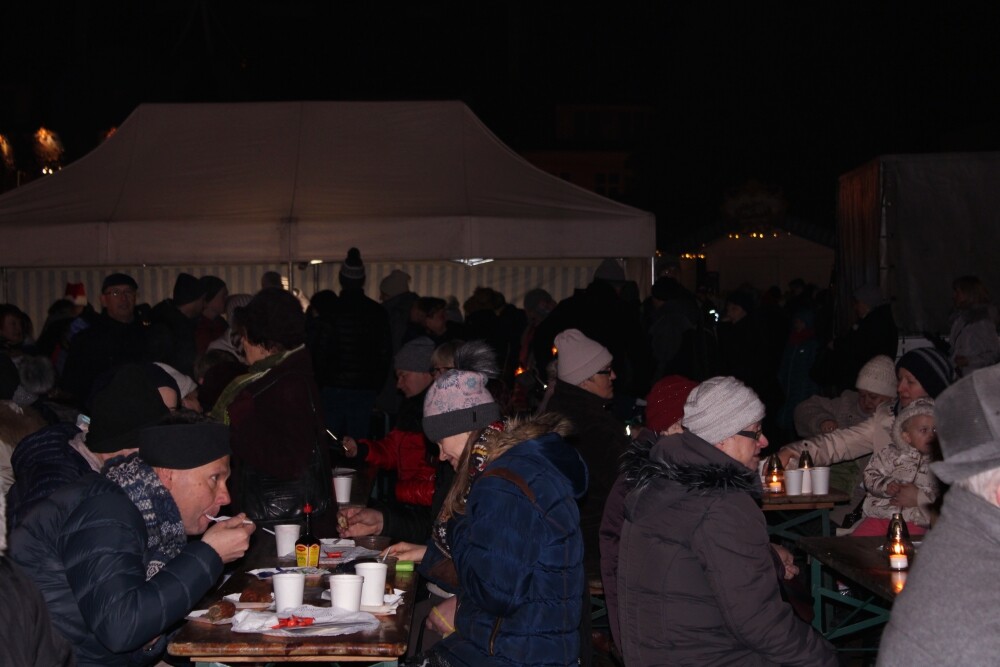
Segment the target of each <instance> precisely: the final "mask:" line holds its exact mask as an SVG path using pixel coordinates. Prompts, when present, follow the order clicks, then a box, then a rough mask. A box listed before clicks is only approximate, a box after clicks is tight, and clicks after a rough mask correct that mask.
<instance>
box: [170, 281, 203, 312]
mask: <svg viewBox="0 0 1000 667" xmlns="http://www.w3.org/2000/svg"><path fill="white" fill-rule="evenodd" d="M203 296H205V286H204V285H203V284H202V283H201V281H199V280H198V279H197V278H195V277H194V276H192V275H191V274H190V273H178V274H177V280H175V281H174V305H175V306H183V305H185V304H188V303H192V302H194V301H197V300H198V299H200V298H202V297H203Z"/></svg>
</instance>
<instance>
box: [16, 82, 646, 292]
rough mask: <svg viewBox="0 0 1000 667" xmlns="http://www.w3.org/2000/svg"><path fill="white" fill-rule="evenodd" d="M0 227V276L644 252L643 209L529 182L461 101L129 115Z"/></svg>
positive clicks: (199, 107)
mask: <svg viewBox="0 0 1000 667" xmlns="http://www.w3.org/2000/svg"><path fill="white" fill-rule="evenodd" d="M0 230H2V233H3V238H4V243H3V244H0V267H3V268H5V269H11V268H39V267H126V266H143V265H161V266H185V265H213V266H218V265H224V264H268V263H271V264H274V263H278V264H281V263H298V262H308V261H310V260H314V259H321V260H326V261H339V260H341V259H342V258H343V257H344V256H345V254H346V251H347V249H348V248H349V247H351V246H357V247H359V248H361V250H362V253H363V256H364V257H365V259H366V260H367V259H371V260H381V261H408V260H410V261H414V260H441V259H457V258H473V257H490V258H498V259H542V258H598V257H622V258H644V259H647V260H648V259H649V258H651V257H652V255H653V254H654V252H655V223H654V219H653V216H652V214H650V213H646V212H644V211H640V210H637V209H634V208H631V207H628V206H624V205H622V204H619V203H616V202H614V201H611V200H608V199H605V198H603V197H601V196H599V195H597V194H595V193H592V192H588V191H586V190H583V189H580V188H578V187H576V186H574V185H571V184H570V183H567V182H565V181H563V180H561V179H559V178H556V177H554V176H552V175H550V174H547V173H544V172H542V171H540V170H538V169H536V168H535V167H533V166H531V165H530V164H528V163H527V162H525V161H524V160H523V159H522V158H520V157H519V156H518V155H516V154H515V153H514V152H513V151H511V150H510V149H509V148H508V147H507V146H505V145H504V144H503V143H501V142H500V141H499V140H498V139H497V138H496V137H495V136H494V135H493V134H492V133H491V132H490V131H489V130H488V129H487V128H486V127H485V126H484V125H483V124H482V123H481V122H480V121H479V119H478V118H476V117H475V115H473V113H472V112H471V111H470V110H469V109H468V108H467V107H466V106H465V105H464V104H462V103H460V102H274V103H247V104H177V105H171V104H147V105H142V106H140V107H139V108H138V109H136V111H135V112H134V113H133V114H132V115H131V116H129V117H128V118H127V119H126V121H125V122H124V123H123V124H122V126H121V127H120V128H119V130H118V131H117V132H116V133H115V134H114V135H113V136H112V137H111V138H110V139H108V140H107V141H106V142H105V143H104V144H102V145H101V146H100V147H99V148H97V149H96V150H94V151H93V152H92V153H90V154H89V155H87V156H85V157H83V158H82V159H80V160H78V161H77V162H75V163H73V164H71V165H69V166H68V167H66V168H65V169H63V170H62V171H60V172H59V173H57V174H55V175H54V176H51V177H48V178H43V179H39V180H37V181H35V182H33V183H30V184H29V185H26V186H24V187H21V188H19V189H17V190H14V191H12V192H9V193H7V194H5V195H4V196H2V197H0ZM60 287H61V286H60Z"/></svg>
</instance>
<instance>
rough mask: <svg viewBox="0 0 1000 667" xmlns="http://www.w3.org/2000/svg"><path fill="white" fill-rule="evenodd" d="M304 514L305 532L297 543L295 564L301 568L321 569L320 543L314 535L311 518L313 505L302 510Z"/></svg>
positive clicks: (308, 505)
mask: <svg viewBox="0 0 1000 667" xmlns="http://www.w3.org/2000/svg"><path fill="white" fill-rule="evenodd" d="M302 513H303V514H305V516H306V526H305V530H304V531H302V535H300V536H299V539H298V540H296V541H295V564H296V565H298V566H299V567H319V550H320V543H319V540H317V539H316V538H315V537H313V534H312V526H311V525H310V518H311V516H312V505H310V504H309V503H306V505H305V507H303V508H302Z"/></svg>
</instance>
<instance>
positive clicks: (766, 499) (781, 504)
mask: <svg viewBox="0 0 1000 667" xmlns="http://www.w3.org/2000/svg"><path fill="white" fill-rule="evenodd" d="M850 499H851V497H850V496H849V495H848V494H846V493H844V492H843V491H841V490H839V489H830V493H825V494H823V495H815V494H803V495H798V496H788V495H785V494H784V493H778V494H773V493H764V496H763V498H762V500H761V507H762V509H763V510H764V511H765V512H796V513H797V514H795V515H794V516H789V517H788V518H787V519H785V520H784V521H782V522H781V523H778V524H774V525H768V527H767V532H768V533H770V534H771V535H778V536H780V537H784V538H785V539H788V540H792V541H793V542H794V541H795V540H798V539H799V538H800V537H802V533H801V532H798V531H796V530H793V529H794V528H798V527H800V526H802V525H803V524H805V523H808V522H810V521H815V520H816V519H819V521H820V524H821V531H822V533H823V536H824V537H829V536H830V510H831V509H833V506H834V505H839V504H841V503H846V502H848V501H850Z"/></svg>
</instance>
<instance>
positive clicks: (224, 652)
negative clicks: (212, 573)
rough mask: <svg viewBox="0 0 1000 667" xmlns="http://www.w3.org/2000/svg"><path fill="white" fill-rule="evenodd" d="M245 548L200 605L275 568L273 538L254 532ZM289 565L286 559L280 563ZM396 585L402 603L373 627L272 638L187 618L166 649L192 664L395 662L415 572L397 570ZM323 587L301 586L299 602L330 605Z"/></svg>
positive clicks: (405, 634)
mask: <svg viewBox="0 0 1000 667" xmlns="http://www.w3.org/2000/svg"><path fill="white" fill-rule="evenodd" d="M252 539H253V540H254V542H253V544H252V545H251V549H250V552H248V553H247V555H246V557H245V558H244V559H243V562H242V563H241V564H240V567H239V571H238V572H237V573H236V574H234V575H233V576H232V577H231V578H230V579H229V580H228V581H227V582H226V583H225V584H224V585H223V586H222V587H221V588H220V589H219V590H217V591H215V592H213V593H210V594H209V595H208V596H206V597H205V599H204V600H202V602H201V603H200V604H199V608H200V609H205V608H207V607H208V606H209V605H210V604H211V603H213V602H215V601H216V600H218V599H219V598H221V597H222V596H223V595H227V594H229V593H236V592H240V591H242V590H243V589H244V588H245V586H246V584H247V582H248V581H249V580H250V579H252V578H253V575H249V574H246V572H248V571H249V570H253V569H257V568H264V567H274V566H275V565H277V564H278V559H277V558H276V557H275V555H274V554H275V549H276V547H275V543H274V537H273V536H271V535H269V534H267V533H265V532H263V531H261V530H258V531H257V532H256V533H254V536H253V538H252ZM283 564H284V565H288V563H287V562H286V563H283ZM394 583H395V587H396V588H399V589H402V590H403V591H405V593H404V595H403V603H402V604H401V605H400V606H399V607H398V608H397V609H396V614H395V615H393V616H376V618H378V619H379V621H380V623H379V625H378V627H376V628H373V629H371V630H366V631H364V632H355V633H351V634H346V635H337V636H335V637H271V636H268V635H263V634H260V633H235V632H232V630H231V629H230V626H229V625H209V624H205V623H196V622H188V623H187V624H185V625H184V627H182V628H181V630H180V631H179V632H178V633H177V634H176V635H174V637H173V640H172V641H171V642H170V644H169V646H168V647H167V651H168V652H169V653H170V654H171V655H176V656H183V657H188V658H191V659H192V660H193V661H194V662H226V663H233V662H259V663H267V662H276V661H279V662H377V663H381V664H382V665H395V664H397V662H398V659H399V657H400V656H402V655H404V654H405V653H406V648H407V642H408V640H409V636H410V622H411V619H412V617H413V607H414V604H415V599H416V585H417V575H416V573H415V572H397V573H396V578H395V582H394ZM326 589H327V577H326V576H324V577H323V578H322V581H321V582H313V583H311V584H310V583H309V582H307V584H306V589H305V595H304V599H303V602H305V604H312V605H316V606H329V604H330V603H329V602H326V601H325V600H321V599H320V595H321V594H322V592H323V591H324V590H326Z"/></svg>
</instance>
